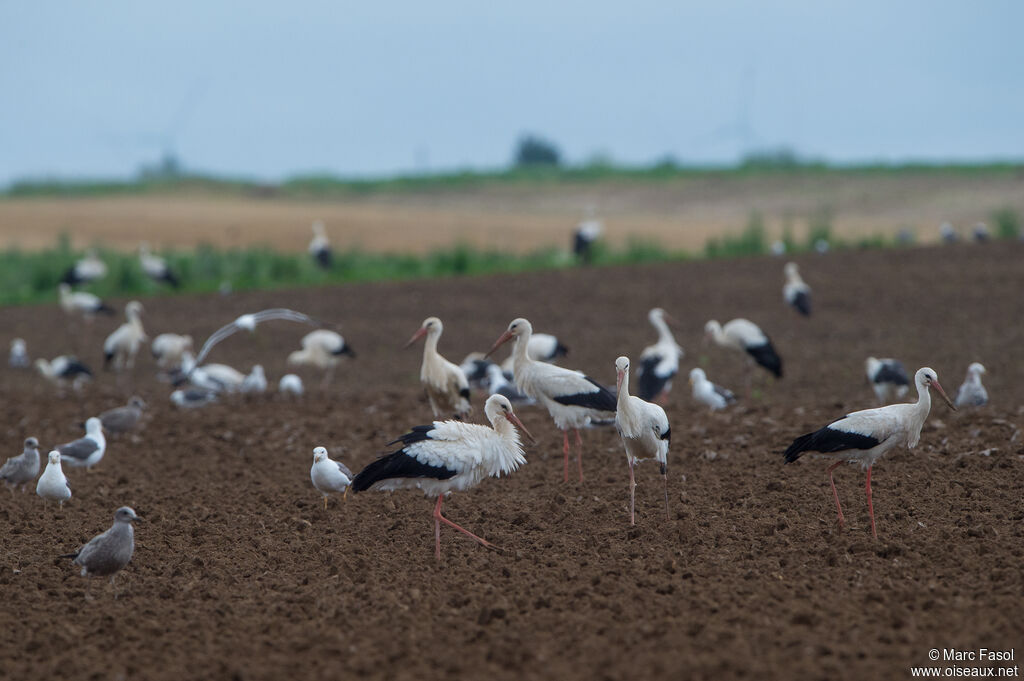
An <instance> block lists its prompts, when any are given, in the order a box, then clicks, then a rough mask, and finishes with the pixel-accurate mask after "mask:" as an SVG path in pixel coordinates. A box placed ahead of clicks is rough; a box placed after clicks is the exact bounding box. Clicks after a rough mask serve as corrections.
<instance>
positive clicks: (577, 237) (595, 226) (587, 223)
mask: <svg viewBox="0 0 1024 681" xmlns="http://www.w3.org/2000/svg"><path fill="white" fill-rule="evenodd" d="M588 212H589V211H588ZM603 231H604V224H602V222H601V221H600V220H597V219H595V218H593V217H588V218H587V219H586V220H583V221H582V222H580V223H579V224H578V225H576V230H575V231H574V232H573V234H572V252H573V253H574V254H575V255H576V257H577V258H579V259H580V260H582V261H583V262H590V258H591V255H592V249H593V247H594V243H595V242H596V241H597V240H598V239H599V238H601V232H603Z"/></svg>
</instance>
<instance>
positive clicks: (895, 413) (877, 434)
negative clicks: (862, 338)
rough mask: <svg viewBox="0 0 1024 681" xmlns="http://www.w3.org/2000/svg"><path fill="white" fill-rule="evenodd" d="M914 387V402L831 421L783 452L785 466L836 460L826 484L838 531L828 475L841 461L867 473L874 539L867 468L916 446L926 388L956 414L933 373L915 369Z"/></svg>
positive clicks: (927, 405) (926, 400)
mask: <svg viewBox="0 0 1024 681" xmlns="http://www.w3.org/2000/svg"><path fill="white" fill-rule="evenodd" d="M914 383H915V384H916V385H917V402H915V403H909V404H890V405H889V406H888V407H878V408H876V409H864V410H862V411H855V412H853V413H852V414H847V415H846V416H844V417H843V418H841V419H839V420H838V421H833V422H832V423H830V424H828V425H827V426H825V427H824V428H822V429H821V430H816V431H814V432H813V433H807V434H806V435H801V436H800V437H798V438H797V439H795V440H793V444H791V445H790V446H789V448H788V449H786V452H785V460H786V463H792V462H793V461H796V460H797V459H799V458H800V455H801V454H803V453H804V452H822V453H824V454H830V455H832V456H833V457H834V458H836V459H837V461H836V462H835V463H833V464H832V465H831V466H829V468H828V480H829V482H830V483H831V484H832V496H833V497H834V498H835V500H836V510H837V511H838V513H839V525H840V527H841V526H842V525H843V523H844V522H845V519H844V518H843V507H842V506H840V505H839V494H838V493H837V492H836V483H835V481H834V480H833V479H832V471H833V470H834V469H835V468H836V467H837V466H839V465H840V464H842V463H843V462H844V461H848V462H850V463H859V464H860V465H861V466H862V467H863V468H865V469H866V470H867V482H866V483H865V486H864V489H865V491H866V493H867V497H868V515H870V516H871V534H872V535H873V536H874V537H876V538H877V537H878V533H877V532H875V511H874V508H873V507H872V505H871V467H872V466H873V465H874V463H875V461H877V460H878V459H879V458H881V456H882V455H883V454H885V453H886V452H888V451H889V450H890V449H893V448H895V447H900V446H904V445H905V446H906V447H907V449H913V448H914V447H916V446H917V443H918V442H919V441H920V440H921V427H922V426H923V425H924V421H925V419H926V418H928V412H929V411H930V410H931V408H932V399H931V393H930V392H929V391H928V389H929V388H935V390H936V391H938V393H939V395H941V396H942V399H944V400H945V401H946V403H947V404H948V405H949V406H950V408H951V409H953V410H956V407H955V406H953V402H952V401H950V399H949V397H947V396H946V392H945V391H944V390H943V389H942V386H941V385H939V377H938V376H937V375H936V373H935V371H934V370H933V369H929V368H928V367H923V368H921V369H918V370H917V373H916V374H915V375H914Z"/></svg>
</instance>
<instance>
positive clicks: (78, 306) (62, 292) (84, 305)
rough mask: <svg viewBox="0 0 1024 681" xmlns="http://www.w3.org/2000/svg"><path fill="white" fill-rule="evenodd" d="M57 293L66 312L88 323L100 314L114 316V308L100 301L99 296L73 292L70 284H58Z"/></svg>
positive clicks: (84, 292)
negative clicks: (79, 316) (78, 316)
mask: <svg viewBox="0 0 1024 681" xmlns="http://www.w3.org/2000/svg"><path fill="white" fill-rule="evenodd" d="M57 293H58V295H59V296H60V307H61V309H62V310H64V312H66V313H68V314H78V315H81V316H82V317H83V318H84V319H85V320H86V321H91V320H92V318H93V316H95V315H96V314H98V313H102V314H114V308H112V307H110V306H109V305H107V304H106V303H104V302H103V301H102V300H100V297H99V296H97V295H93V294H92V293H88V292H86V291H72V290H71V285H70V284H65V283H60V284H58V285H57Z"/></svg>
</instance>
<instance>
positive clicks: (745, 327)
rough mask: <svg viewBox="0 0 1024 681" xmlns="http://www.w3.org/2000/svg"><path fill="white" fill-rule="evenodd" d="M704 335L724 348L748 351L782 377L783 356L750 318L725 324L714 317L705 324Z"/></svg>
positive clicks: (762, 364) (748, 353) (756, 359)
mask: <svg viewBox="0 0 1024 681" xmlns="http://www.w3.org/2000/svg"><path fill="white" fill-rule="evenodd" d="M704 335H705V337H706V338H710V339H711V340H713V341H714V342H715V344H716V345H720V346H722V347H723V348H732V349H733V350H739V351H741V352H745V353H747V355H749V356H750V358H751V359H752V360H753V361H754V362H757V363H758V364H759V365H761V366H762V367H764V368H765V369H766V370H767V371H769V372H770V373H772V374H774V375H775V377H776V378H782V358H781V357H779V355H778V353H777V352H775V348H774V347H772V342H771V340H770V339H769V338H768V336H767V335H766V334H765V332H764V331H762V330H761V329H760V327H758V326H757V324H755V323H754V322H752V321H750V320H749V319H733V320H732V321H730V322H726V324H725V326H722V325H721V324H719V323H718V322H717V321H715V320H714V319H712V320H711V321H709V322H708V323H707V324H705V325H704Z"/></svg>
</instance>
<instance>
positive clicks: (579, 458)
mask: <svg viewBox="0 0 1024 681" xmlns="http://www.w3.org/2000/svg"><path fill="white" fill-rule="evenodd" d="M573 430H575V431H576V467H577V468H579V470H580V482H583V438H582V437H580V429H579V428H574V429H573Z"/></svg>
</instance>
